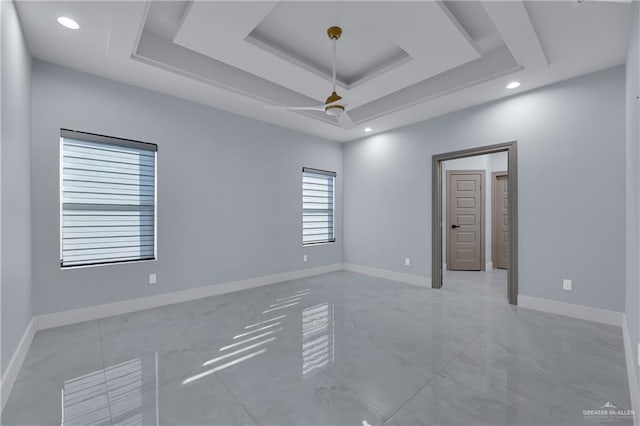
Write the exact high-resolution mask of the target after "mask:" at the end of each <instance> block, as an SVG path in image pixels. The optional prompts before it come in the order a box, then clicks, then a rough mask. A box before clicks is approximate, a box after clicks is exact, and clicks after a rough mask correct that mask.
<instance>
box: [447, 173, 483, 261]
mask: <svg viewBox="0 0 640 426" xmlns="http://www.w3.org/2000/svg"><path fill="white" fill-rule="evenodd" d="M486 173H487V171H486V170H480V169H478V170H447V176H446V185H447V199H446V200H444V201H445V203H446V207H447V208H446V209H445V211H446V220H445V222H446V226H445V228H446V230H447V253H446V256H447V270H450V268H451V256H450V254H451V229H450V226H451V224H450V223H449V200H450V199H451V190H450V188H449V176H450V175H452V174H456V175H475V174H478V175H480V270H481V271H486V270H487V263H486V256H487V255H486V253H485V245H486V240H485V238H486V237H485V232H486V231H485V230H486V223H487V222H486V221H487V218H486V217H485V216H486V208H485V203H486V200H485V190H486V188H485V186H486Z"/></svg>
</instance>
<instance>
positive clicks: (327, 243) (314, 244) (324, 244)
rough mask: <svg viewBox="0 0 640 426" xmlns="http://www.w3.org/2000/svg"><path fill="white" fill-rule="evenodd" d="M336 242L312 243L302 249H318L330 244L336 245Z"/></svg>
mask: <svg viewBox="0 0 640 426" xmlns="http://www.w3.org/2000/svg"><path fill="white" fill-rule="evenodd" d="M335 243H336V242H335V241H327V242H325V243H311V244H302V247H305V248H306V247H317V246H327V245H330V244H335Z"/></svg>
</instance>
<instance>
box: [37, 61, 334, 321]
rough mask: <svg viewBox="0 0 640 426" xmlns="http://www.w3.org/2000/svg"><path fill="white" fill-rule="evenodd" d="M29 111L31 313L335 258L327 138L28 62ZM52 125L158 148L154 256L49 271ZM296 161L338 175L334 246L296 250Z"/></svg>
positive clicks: (54, 161) (53, 207) (53, 221)
mask: <svg viewBox="0 0 640 426" xmlns="http://www.w3.org/2000/svg"><path fill="white" fill-rule="evenodd" d="M32 119H33V128H32V135H33V138H32V145H33V148H32V165H33V175H32V203H33V220H32V222H33V274H34V286H35V288H34V298H33V302H34V312H35V314H43V313H48V312H56V311H62V310H67V309H72V308H78V307H85V306H91V305H95V304H101V303H108V302H115V301H119V300H126V299H130V298H136V297H143V296H149V295H154V294H158V293H164V292H170V291H177V290H183V289H189V288H195V287H200V286H206V285H210V284H216V283H223V282H227V281H232V280H238V279H244V278H251V277H256V276H261V275H266V274H273V273H279V272H288V271H292V270H296V269H302V268H306V267H313V266H319V265H325V264H332V263H337V262H342V255H343V253H342V203H341V200H342V181H343V175H342V146H341V145H340V144H338V143H329V142H326V141H324V140H321V139H317V138H313V137H311V136H308V135H304V134H301V133H295V132H292V131H290V130H286V129H283V128H279V127H275V126H272V125H268V124H264V123H261V122H258V121H255V120H251V119H247V118H243V117H240V116H237V115H233V114H230V113H225V112H222V111H219V110H215V109H212V108H207V107H204V106H201V105H198V104H194V103H191V102H187V101H183V100H179V99H177V98H173V97H169V96H165V95H161V94H158V93H155V92H151V91H146V90H142V89H139V88H135V87H131V86H126V85H123V84H119V83H116V82H114V81H110V80H106V79H102V78H99V77H95V76H91V75H89V74H84V73H81V72H77V71H73V70H70V69H67V68H63V67H59V66H56V65H52V64H49V63H44V62H40V61H36V62H35V63H34V68H33V117H32ZM60 128H69V129H74V130H81V131H87V132H93V133H99V134H105V135H111V136H118V137H124V138H130V139H136V140H141V141H147V142H154V143H157V144H158V146H159V147H158V260H157V261H155V262H138V263H128V264H119V265H105V266H95V267H85V268H78V269H71V270H69V269H67V270H61V269H60V253H59V238H60V235H59V217H58V215H59V209H60V207H59V183H58V178H59V170H58V168H59V163H58V159H59V136H60ZM303 166H309V167H315V168H320V169H327V170H334V171H336V172H337V174H338V176H337V180H336V185H337V188H336V190H337V196H336V201H337V208H336V209H337V211H336V213H337V214H336V224H337V233H336V239H337V242H336V243H335V244H329V245H322V246H317V247H311V248H307V249H305V250H303V247H302V243H301V241H302V231H301V229H302V198H301V197H302V193H301V191H302V189H301V188H302V176H301V173H302V167H303ZM305 253H306V254H307V255H308V257H309V260H308V262H307V263H303V262H302V259H303V254H305ZM153 272H155V273H157V274H158V284H157V285H155V286H151V285H149V284H148V274H149V273H153Z"/></svg>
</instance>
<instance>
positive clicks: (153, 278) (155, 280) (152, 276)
mask: <svg viewBox="0 0 640 426" xmlns="http://www.w3.org/2000/svg"><path fill="white" fill-rule="evenodd" d="M157 283H158V277H157V276H156V274H149V284H157Z"/></svg>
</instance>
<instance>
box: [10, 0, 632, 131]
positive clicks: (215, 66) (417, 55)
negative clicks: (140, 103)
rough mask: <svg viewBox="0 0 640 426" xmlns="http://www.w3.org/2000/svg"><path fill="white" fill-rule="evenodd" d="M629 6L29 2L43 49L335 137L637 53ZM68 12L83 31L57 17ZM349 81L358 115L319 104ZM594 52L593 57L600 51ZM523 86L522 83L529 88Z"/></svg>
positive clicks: (29, 19) (58, 58)
mask: <svg viewBox="0 0 640 426" xmlns="http://www.w3.org/2000/svg"><path fill="white" fill-rule="evenodd" d="M628 8H629V6H628V5H625V4H611V3H606V4H603V3H595V2H594V3H584V4H582V5H581V6H577V7H576V6H575V4H574V3H573V2H553V3H551V2H531V3H524V2H518V1H512V2H465V1H453V2H440V1H411V2H398V1H394V2H384V1H372V2H368V1H355V2H322V1H315V2H314V1H304V2H287V1H284V2H268V1H258V2H242V1H238V2H218V1H191V2H188V1H148V2H138V1H130V2H95V1H88V2H78V1H70V2H53V1H47V2H32V1H29V2H20V3H19V4H18V10H19V13H20V16H21V19H22V20H23V25H24V26H25V29H26V33H27V38H28V40H29V44H30V47H31V49H32V52H33V53H34V56H36V57H38V58H41V59H44V60H48V61H51V62H55V63H60V64H62V65H66V66H71V67H74V68H78V69H81V70H83V71H88V72H92V73H94V74H98V75H103V76H105V77H109V78H113V79H115V80H119V81H124V82H127V83H130V84H136V85H138V86H142V87H146V88H150V89H153V90H157V91H161V92H165V93H169V94H172V95H175V96H180V97H183V98H186V99H189V100H193V101H196V102H200V103H204V104H207V105H211V106H215V107H218V108H222V109H226V110H229V111H232V112H236V113H240V114H243V115H246V116H250V117H253V118H257V119H260V120H264V121H268V122H272V123H275V124H278V125H282V126H285V127H289V128H292V129H296V130H301V131H303V132H307V133H311V134H315V135H318V136H322V137H325V138H329V139H334V140H341V141H345V140H351V139H354V138H357V137H361V136H362V129H363V128H364V126H371V127H372V128H374V131H384V130H387V129H390V128H393V127H397V126H400V125H404V124H408V123H411V122H415V121H419V120H423V119H426V118H429V117H433V116H436V115H440V114H443V113H446V112H450V111H453V110H456V109H461V108H464V107H467V106H470V105H474V104H477V103H481V102H486V101H489V100H493V99H497V98H500V97H503V96H507V95H510V94H512V92H509V91H507V90H506V89H505V88H504V85H505V84H506V82H507V81H509V80H510V79H518V80H520V81H521V82H522V83H523V85H522V87H521V89H520V90H528V89H531V88H534V87H538V86H540V85H543V84H548V83H551V82H554V81H559V80H562V79H565V78H569V77H572V76H576V75H580V74H584V73H587V72H591V71H595V70H597V69H603V68H607V67H610V66H613V65H617V64H619V63H622V62H623V61H624V52H625V50H626V41H625V40H626V31H627V28H628V13H629V9H628ZM62 14H67V15H70V16H73V17H75V18H76V19H77V20H78V21H79V22H80V23H81V27H82V28H81V30H80V31H79V33H80V34H74V33H70V32H68V31H65V30H64V29H62V28H59V27H57V26H56V25H54V24H52V23H51V22H54V23H55V17H57V16H59V15H62ZM332 25H339V26H341V27H343V31H344V32H343V36H342V38H341V39H340V41H339V42H338V45H337V68H338V72H337V76H338V86H339V87H338V91H339V93H340V94H341V95H342V96H343V98H344V99H345V100H346V102H347V103H348V107H347V109H348V111H349V114H350V116H351V117H352V119H353V120H354V121H355V123H356V124H357V126H356V128H355V129H352V130H343V129H342V128H340V127H339V126H338V125H337V122H336V121H335V119H334V118H333V117H329V116H327V115H325V114H323V113H321V112H318V113H316V112H289V111H268V110H265V109H264V105H267V104H268V105H300V106H302V105H316V104H319V103H323V102H324V99H325V98H326V97H327V96H328V95H329V94H330V92H331V54H332V53H331V42H330V41H329V40H328V38H327V35H326V29H327V28H328V27H329V26H332ZM587 53H588V55H587ZM516 92H517V90H516Z"/></svg>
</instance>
